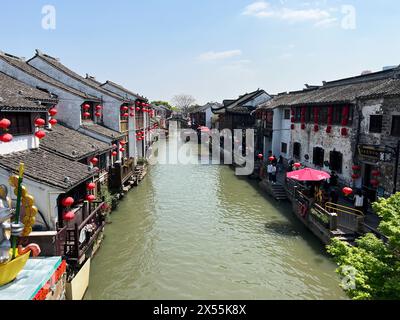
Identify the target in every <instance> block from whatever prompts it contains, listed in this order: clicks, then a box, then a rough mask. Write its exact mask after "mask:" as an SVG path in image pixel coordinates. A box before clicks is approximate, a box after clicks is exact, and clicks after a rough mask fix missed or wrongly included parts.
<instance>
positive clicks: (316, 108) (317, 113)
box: [314, 107, 319, 132]
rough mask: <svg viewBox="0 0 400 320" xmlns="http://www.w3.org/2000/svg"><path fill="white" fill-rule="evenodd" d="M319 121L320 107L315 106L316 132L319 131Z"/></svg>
mask: <svg viewBox="0 0 400 320" xmlns="http://www.w3.org/2000/svg"><path fill="white" fill-rule="evenodd" d="M318 122H319V108H318V107H314V132H318V131H319V125H318Z"/></svg>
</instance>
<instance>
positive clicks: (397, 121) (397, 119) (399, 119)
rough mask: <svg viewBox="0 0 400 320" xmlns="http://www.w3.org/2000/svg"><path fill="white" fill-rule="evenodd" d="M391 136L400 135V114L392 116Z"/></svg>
mask: <svg viewBox="0 0 400 320" xmlns="http://www.w3.org/2000/svg"><path fill="white" fill-rule="evenodd" d="M392 136H394V137H400V116H393V118H392Z"/></svg>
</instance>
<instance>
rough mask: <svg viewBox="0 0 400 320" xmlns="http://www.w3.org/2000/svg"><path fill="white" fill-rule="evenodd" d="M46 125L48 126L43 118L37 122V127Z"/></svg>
mask: <svg viewBox="0 0 400 320" xmlns="http://www.w3.org/2000/svg"><path fill="white" fill-rule="evenodd" d="M45 124H46V121H45V120H43V119H42V118H38V119H36V120H35V126H36V127H43V126H44V125H45Z"/></svg>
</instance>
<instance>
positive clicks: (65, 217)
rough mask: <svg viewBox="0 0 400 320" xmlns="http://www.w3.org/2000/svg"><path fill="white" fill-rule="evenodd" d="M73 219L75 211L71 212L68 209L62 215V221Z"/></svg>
mask: <svg viewBox="0 0 400 320" xmlns="http://www.w3.org/2000/svg"><path fill="white" fill-rule="evenodd" d="M74 219H75V213H73V212H72V211H68V212H66V213H64V215H63V220H64V221H72V220H74Z"/></svg>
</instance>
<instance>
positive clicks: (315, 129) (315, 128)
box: [314, 124, 319, 132]
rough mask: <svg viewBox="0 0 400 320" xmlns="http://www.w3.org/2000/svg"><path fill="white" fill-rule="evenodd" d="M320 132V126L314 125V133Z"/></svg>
mask: <svg viewBox="0 0 400 320" xmlns="http://www.w3.org/2000/svg"><path fill="white" fill-rule="evenodd" d="M318 131H319V126H318V125H317V124H315V125H314V132H318Z"/></svg>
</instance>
